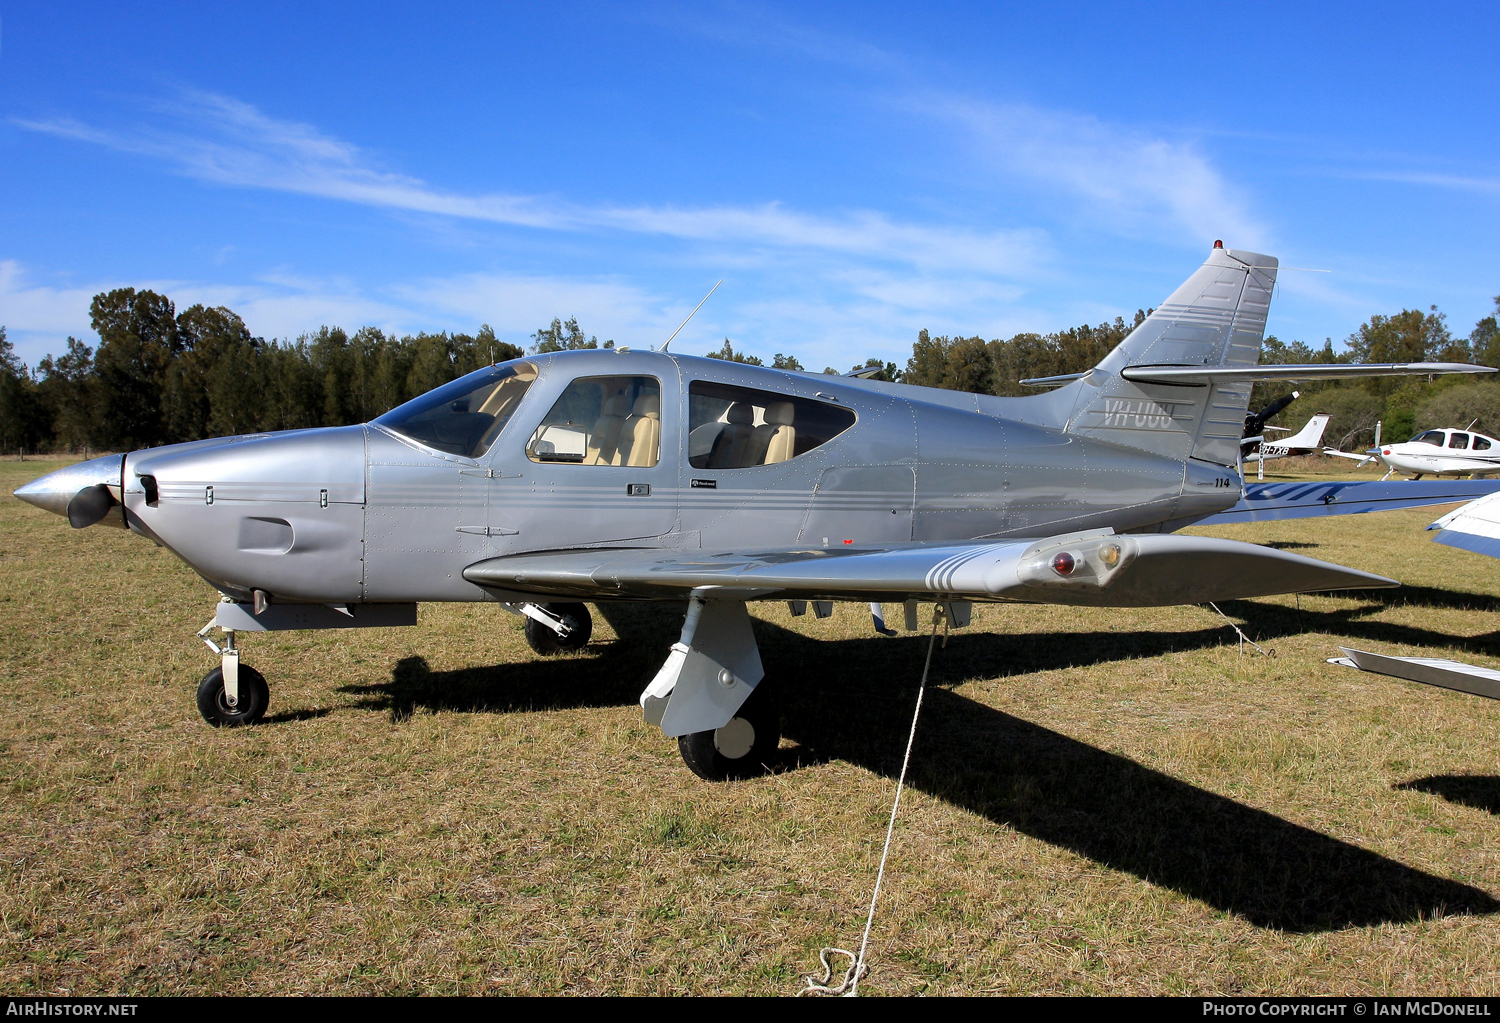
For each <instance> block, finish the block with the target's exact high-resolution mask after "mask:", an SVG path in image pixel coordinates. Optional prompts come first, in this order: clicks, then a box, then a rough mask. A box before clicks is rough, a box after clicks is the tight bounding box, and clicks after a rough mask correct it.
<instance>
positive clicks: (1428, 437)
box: [1411, 430, 1447, 447]
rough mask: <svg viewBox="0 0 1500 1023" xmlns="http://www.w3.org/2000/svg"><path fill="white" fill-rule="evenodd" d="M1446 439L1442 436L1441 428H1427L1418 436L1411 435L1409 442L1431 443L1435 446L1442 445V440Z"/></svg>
mask: <svg viewBox="0 0 1500 1023" xmlns="http://www.w3.org/2000/svg"><path fill="white" fill-rule="evenodd" d="M1446 439H1447V438H1446V437H1444V436H1443V431H1442V430H1428V431H1427V432H1426V433H1424V434H1422V436H1420V437H1413V438H1412V439H1411V442H1412V443H1413V444H1432V445H1434V446H1436V447H1442V446H1443V441H1444V440H1446Z"/></svg>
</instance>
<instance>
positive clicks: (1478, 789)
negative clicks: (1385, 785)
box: [1391, 774, 1500, 814]
mask: <svg viewBox="0 0 1500 1023" xmlns="http://www.w3.org/2000/svg"><path fill="white" fill-rule="evenodd" d="M1391 787H1392V788H1396V789H1412V790H1415V791H1417V792H1431V793H1432V794H1433V795H1435V796H1442V797H1443V798H1444V799H1446V800H1447V801H1448V802H1450V803H1458V804H1460V805H1461V806H1472V807H1474V809H1476V810H1487V811H1489V812H1490V813H1493V814H1500V778H1497V777H1495V776H1494V775H1487V774H1437V775H1433V776H1432V777H1430V778H1418V779H1416V780H1415V781H1406V782H1402V783H1401V784H1399V785H1393V786H1391Z"/></svg>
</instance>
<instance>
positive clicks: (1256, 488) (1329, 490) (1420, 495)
mask: <svg viewBox="0 0 1500 1023" xmlns="http://www.w3.org/2000/svg"><path fill="white" fill-rule="evenodd" d="M1497 491H1500V480H1441V479H1436V480H1394V481H1392V482H1390V483H1377V482H1375V481H1373V480H1355V481H1351V482H1347V483H1250V484H1247V485H1246V486H1245V494H1244V497H1242V498H1241V499H1240V502H1239V504H1236V505H1235V506H1234V507H1233V508H1229V509H1227V510H1225V511H1222V512H1219V513H1218V514H1217V515H1210V516H1209V517H1208V518H1206V519H1198V520H1197V521H1196V522H1194V523H1193V525H1195V526H1218V525H1223V524H1225V523H1231V522H1269V521H1271V520H1272V519H1307V518H1315V517H1317V516H1320V515H1359V514H1361V513H1363V512H1375V511H1390V510H1392V509H1395V508H1420V507H1422V506H1423V505H1430V504H1452V503H1454V502H1457V501H1472V500H1474V499H1475V498H1478V497H1484V496H1486V495H1488V494H1493V493H1496V492H1497Z"/></svg>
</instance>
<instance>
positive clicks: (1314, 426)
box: [1275, 412, 1333, 448]
mask: <svg viewBox="0 0 1500 1023" xmlns="http://www.w3.org/2000/svg"><path fill="white" fill-rule="evenodd" d="M1332 418H1333V417H1332V416H1330V415H1327V414H1325V413H1322V412H1320V413H1318V414H1317V415H1315V416H1313V417H1312V418H1311V419H1309V420H1308V421H1307V424H1306V425H1305V426H1303V427H1302V429H1300V430H1298V431H1297V432H1296V433H1295V434H1293V435H1292V436H1290V437H1283V438H1282V439H1281V440H1278V441H1276V442H1275V444H1276V447H1278V448H1318V447H1321V446H1322V444H1323V431H1324V430H1326V429H1328V420H1330V419H1332Z"/></svg>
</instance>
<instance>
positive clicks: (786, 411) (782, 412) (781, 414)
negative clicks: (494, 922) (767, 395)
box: [766, 401, 797, 426]
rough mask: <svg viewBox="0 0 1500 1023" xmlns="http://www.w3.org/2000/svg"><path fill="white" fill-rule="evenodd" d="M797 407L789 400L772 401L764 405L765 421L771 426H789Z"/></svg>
mask: <svg viewBox="0 0 1500 1023" xmlns="http://www.w3.org/2000/svg"><path fill="white" fill-rule="evenodd" d="M796 415H797V407H796V406H795V405H793V404H792V403H791V402H789V401H773V402H771V404H769V405H767V406H766V422H768V423H770V424H771V425H772V426H791V425H792V420H793V419H794V418H796Z"/></svg>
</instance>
